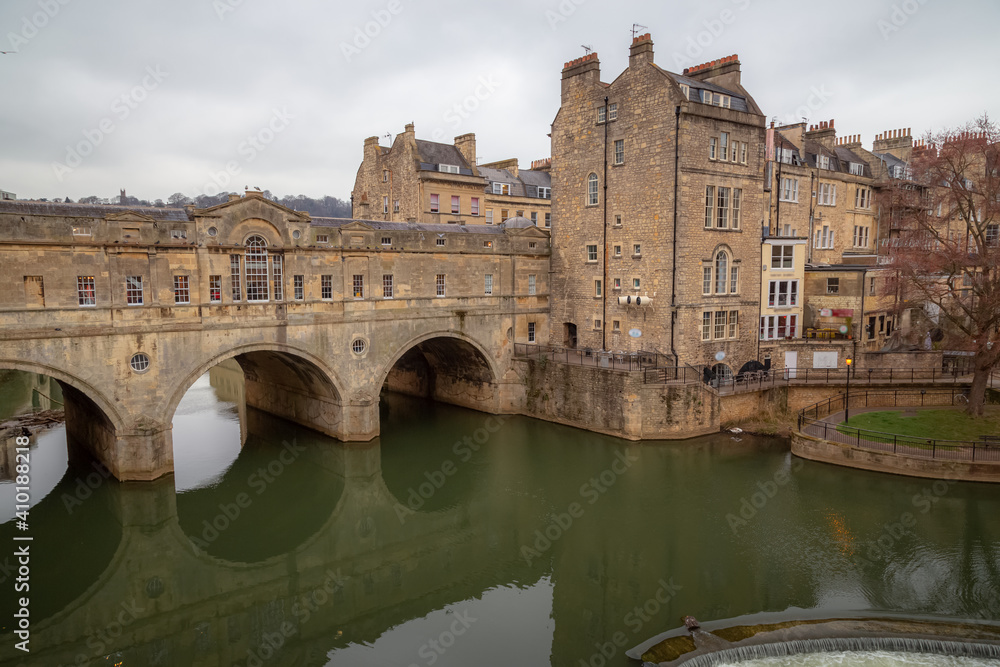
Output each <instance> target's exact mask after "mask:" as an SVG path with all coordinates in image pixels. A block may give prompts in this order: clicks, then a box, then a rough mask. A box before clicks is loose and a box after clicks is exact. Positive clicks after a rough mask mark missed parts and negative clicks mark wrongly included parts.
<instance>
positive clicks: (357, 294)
mask: <svg viewBox="0 0 1000 667" xmlns="http://www.w3.org/2000/svg"><path fill="white" fill-rule="evenodd" d="M352 283H353V284H352V288H353V289H352V290H351V292H352V294H353V295H354V298H355V299H363V298H365V276H364V274H361V273H355V274H354V275H353V276H352Z"/></svg>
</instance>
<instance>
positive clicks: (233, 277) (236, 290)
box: [229, 255, 243, 301]
mask: <svg viewBox="0 0 1000 667" xmlns="http://www.w3.org/2000/svg"><path fill="white" fill-rule="evenodd" d="M241 274H242V272H241V271H240V256H239V255H230V256H229V280H230V282H232V284H233V301H242V300H243V293H242V290H241V289H240V275H241Z"/></svg>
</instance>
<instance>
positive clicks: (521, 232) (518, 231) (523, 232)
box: [504, 225, 551, 239]
mask: <svg viewBox="0 0 1000 667" xmlns="http://www.w3.org/2000/svg"><path fill="white" fill-rule="evenodd" d="M504 233H505V234H508V235H510V236H525V237H527V238H535V239H547V238H549V236H551V234H550V233H549V232H548V231H546V230H544V229H541V228H539V227H535V226H534V225H532V226H531V227H516V228H514V229H504Z"/></svg>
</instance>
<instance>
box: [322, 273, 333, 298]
mask: <svg viewBox="0 0 1000 667" xmlns="http://www.w3.org/2000/svg"><path fill="white" fill-rule="evenodd" d="M319 298H321V299H322V300H323V301H333V276H320V277H319Z"/></svg>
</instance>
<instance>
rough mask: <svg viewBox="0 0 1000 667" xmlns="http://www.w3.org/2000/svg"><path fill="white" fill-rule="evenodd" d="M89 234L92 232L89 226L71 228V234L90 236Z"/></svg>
mask: <svg viewBox="0 0 1000 667" xmlns="http://www.w3.org/2000/svg"><path fill="white" fill-rule="evenodd" d="M91 235H92V232H91V228H90V227H74V228H73V236H91Z"/></svg>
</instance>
